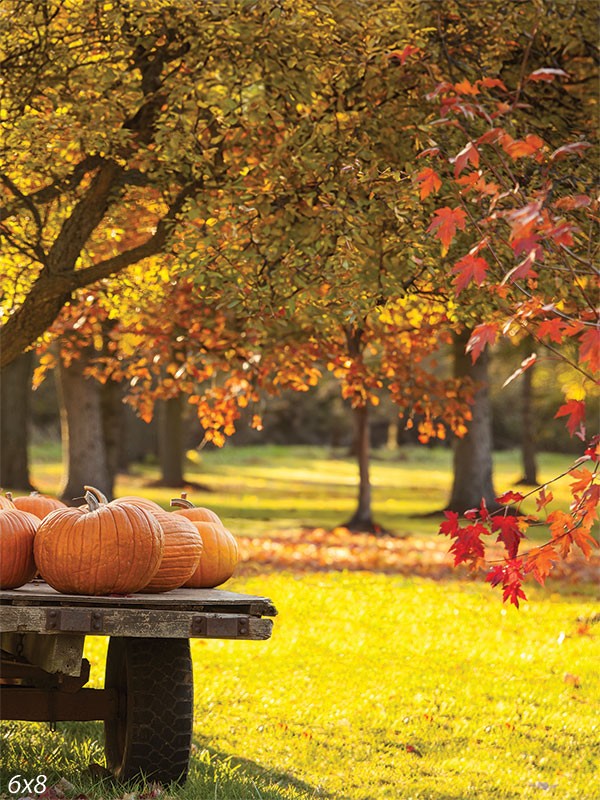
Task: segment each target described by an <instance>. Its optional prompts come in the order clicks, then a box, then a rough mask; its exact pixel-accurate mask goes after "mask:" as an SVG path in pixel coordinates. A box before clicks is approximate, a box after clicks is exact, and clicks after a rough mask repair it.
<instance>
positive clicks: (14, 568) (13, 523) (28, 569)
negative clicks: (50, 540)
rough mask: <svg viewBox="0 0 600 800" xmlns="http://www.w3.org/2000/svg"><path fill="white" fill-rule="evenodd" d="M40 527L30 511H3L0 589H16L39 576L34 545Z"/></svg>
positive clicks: (1, 519) (0, 514)
mask: <svg viewBox="0 0 600 800" xmlns="http://www.w3.org/2000/svg"><path fill="white" fill-rule="evenodd" d="M39 524H40V520H39V518H38V517H36V516H34V515H33V514H28V513H27V512H26V511H19V510H18V509H17V508H12V509H11V508H4V509H2V510H0V589H16V588H18V587H19V586H23V584H24V583H27V582H28V581H30V580H31V579H32V578H33V577H34V576H35V573H36V568H35V561H34V559H33V542H34V539H35V533H36V530H37V528H38V526H39Z"/></svg>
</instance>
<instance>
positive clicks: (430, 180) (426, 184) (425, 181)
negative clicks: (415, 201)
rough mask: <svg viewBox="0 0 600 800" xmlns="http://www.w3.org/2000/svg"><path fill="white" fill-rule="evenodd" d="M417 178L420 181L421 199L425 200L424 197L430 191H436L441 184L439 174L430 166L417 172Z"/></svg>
mask: <svg viewBox="0 0 600 800" xmlns="http://www.w3.org/2000/svg"><path fill="white" fill-rule="evenodd" d="M417 180H418V181H420V183H421V186H420V189H421V195H420V196H421V200H425V198H426V197H427V196H428V195H430V194H431V193H432V192H434V193H435V192H437V190H438V189H439V188H440V186H441V185H442V181H441V179H440V176H439V175H438V174H437V172H434V170H432V169H431V167H427V168H426V169H424V170H421V172H419V174H418V175H417Z"/></svg>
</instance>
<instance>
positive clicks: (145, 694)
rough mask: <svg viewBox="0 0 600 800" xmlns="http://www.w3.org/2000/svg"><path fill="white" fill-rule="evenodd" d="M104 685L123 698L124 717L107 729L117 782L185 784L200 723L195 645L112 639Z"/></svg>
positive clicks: (108, 753) (110, 763)
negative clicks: (142, 780)
mask: <svg viewBox="0 0 600 800" xmlns="http://www.w3.org/2000/svg"><path fill="white" fill-rule="evenodd" d="M104 685H105V688H107V689H116V690H117V691H118V692H119V716H118V718H117V719H116V720H113V721H107V722H105V723H104V749H105V754H106V764H107V766H108V768H109V769H110V770H111V772H112V773H113V774H114V776H115V777H116V778H118V779H119V780H120V781H124V782H125V781H130V780H133V779H135V778H140V777H144V778H149V779H152V780H155V781H160V783H165V784H166V783H171V781H177V782H178V783H183V782H184V781H185V780H186V778H187V773H188V767H189V760H190V749H191V745H192V730H193V721H194V720H193V716H194V682H193V672H192V659H191V656H190V643H189V640H188V639H137V638H133V637H131V638H127V637H117V638H115V637H112V638H111V640H110V642H109V645H108V655H107V658H106V677H105V681H104Z"/></svg>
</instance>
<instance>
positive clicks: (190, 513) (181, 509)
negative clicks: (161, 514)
mask: <svg viewBox="0 0 600 800" xmlns="http://www.w3.org/2000/svg"><path fill="white" fill-rule="evenodd" d="M182 501H183V502H182ZM171 506H177V508H175V513H176V514H182V515H183V516H184V517H187V518H188V519H191V520H192V521H193V522H218V523H219V524H221V525H222V524H223V523H222V522H221V520H220V519H219V517H218V516H217V515H216V514H215V512H214V511H211V510H210V508H203V506H195V505H194V504H193V503H190V501H189V500H188V499H187V492H182V493H181V497H176V498H174V499H173V500H171Z"/></svg>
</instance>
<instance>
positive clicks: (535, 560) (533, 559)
mask: <svg viewBox="0 0 600 800" xmlns="http://www.w3.org/2000/svg"><path fill="white" fill-rule="evenodd" d="M556 561H558V556H557V554H556V552H555V550H554V549H553V548H552V547H550V546H549V545H544V546H543V547H533V548H532V549H531V550H530V551H529V552H528V553H527V561H526V562H525V572H533V577H534V578H535V579H536V581H537V582H538V583H541V585H542V586H543V585H544V581H545V580H546V578H547V577H548V575H549V574H550V571H551V569H552V566H553V564H554V563H555V562H556Z"/></svg>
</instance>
